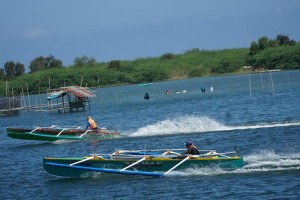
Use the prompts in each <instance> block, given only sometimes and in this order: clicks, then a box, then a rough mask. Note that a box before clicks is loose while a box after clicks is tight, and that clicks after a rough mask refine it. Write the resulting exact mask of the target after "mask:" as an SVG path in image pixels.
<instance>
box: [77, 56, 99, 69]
mask: <svg viewBox="0 0 300 200" xmlns="http://www.w3.org/2000/svg"><path fill="white" fill-rule="evenodd" d="M95 63H96V59H95V58H94V57H91V58H89V57H87V56H81V57H76V58H74V66H75V67H82V66H92V65H94V64H95Z"/></svg>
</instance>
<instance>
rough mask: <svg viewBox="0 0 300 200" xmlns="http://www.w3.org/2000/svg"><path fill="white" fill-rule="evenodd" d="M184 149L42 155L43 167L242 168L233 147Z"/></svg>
mask: <svg viewBox="0 0 300 200" xmlns="http://www.w3.org/2000/svg"><path fill="white" fill-rule="evenodd" d="M178 151H184V149H159V150H116V151H115V152H114V153H112V154H92V155H90V156H87V157H81V158H51V157H44V158H43V166H44V169H45V170H46V171H47V172H48V173H50V174H53V175H56V176H66V177H89V176H93V175H95V173H100V174H106V173H108V174H125V175H143V176H156V177H162V176H166V175H168V174H169V173H170V172H171V171H173V170H175V169H178V170H182V169H187V168H202V167H211V168H214V167H217V168H225V169H237V168H242V167H243V165H244V163H243V158H242V157H240V156H237V155H236V151H232V152H225V153H217V152H216V151H215V150H201V151H200V155H181V154H180V153H178ZM230 154H234V155H233V156H229V155H230Z"/></svg>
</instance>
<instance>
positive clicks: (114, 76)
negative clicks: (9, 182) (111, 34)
mask: <svg viewBox="0 0 300 200" xmlns="http://www.w3.org/2000/svg"><path fill="white" fill-rule="evenodd" d="M253 49H256V50H255V51H254V50H253ZM244 66H251V67H250V68H249V67H248V68H247V69H245V68H244ZM23 68H24V66H23ZM23 68H22V64H20V63H16V64H15V63H13V62H12V61H10V62H7V63H6V64H5V65H4V69H5V70H4V69H2V68H0V94H1V95H5V94H6V92H7V90H9V91H10V92H12V91H13V92H14V94H15V95H18V94H20V93H22V92H24V93H25V91H27V89H28V91H29V92H30V93H46V92H47V89H49V88H51V89H53V88H59V87H62V86H70V85H81V86H87V87H96V86H109V85H119V84H135V83H148V82H156V81H163V80H167V79H180V78H190V77H200V76H209V75H218V74H229V73H241V72H243V71H244V70H263V69H300V43H296V42H295V41H293V40H290V39H289V38H287V37H284V36H277V38H276V40H270V39H268V38H267V37H262V38H259V40H258V42H252V43H251V45H250V47H249V48H239V49H224V50H215V51H207V50H200V49H197V48H195V49H190V50H188V51H186V52H185V53H183V54H172V53H165V54H163V55H161V56H160V57H154V58H139V59H136V60H132V61H127V60H123V61H122V60H112V61H110V62H108V63H97V62H96V60H95V59H94V58H88V57H86V56H82V57H77V58H75V59H74V65H73V66H69V67H63V66H62V63H61V61H59V60H57V59H55V58H54V57H53V56H49V57H46V58H44V57H38V58H36V59H34V60H33V61H32V62H31V63H30V69H31V72H30V73H28V74H23V73H24V71H23V70H24V69H23ZM22 71H23V73H22ZM5 81H7V82H5ZM7 88H10V89H7Z"/></svg>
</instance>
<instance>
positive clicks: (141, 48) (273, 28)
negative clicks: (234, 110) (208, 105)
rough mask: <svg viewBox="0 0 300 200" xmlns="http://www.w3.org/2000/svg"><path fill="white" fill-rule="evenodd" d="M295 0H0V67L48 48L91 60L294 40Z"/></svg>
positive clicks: (66, 57)
mask: <svg viewBox="0 0 300 200" xmlns="http://www.w3.org/2000/svg"><path fill="white" fill-rule="evenodd" d="M299 19H300V1H299V0H1V1H0V30H1V31H0V68H2V67H3V66H4V64H5V63H6V62H8V61H13V62H20V63H22V64H24V65H25V68H26V69H27V70H28V66H29V63H30V62H31V61H32V60H33V59H35V58H37V57H39V56H43V57H48V56H49V55H53V56H54V57H55V58H56V59H59V60H61V61H62V62H63V65H64V66H69V65H72V64H73V63H74V58H76V57H81V56H88V57H93V58H95V59H96V61H97V62H109V61H111V60H135V59H138V58H148V57H159V56H161V55H162V54H165V53H173V54H181V53H184V52H186V51H187V50H190V49H193V48H198V49H203V50H219V49H231V48H241V47H249V46H250V44H251V42H252V41H257V40H258V38H260V37H262V36H267V37H268V38H270V39H275V38H276V36H277V35H279V34H283V35H288V36H289V38H290V39H293V40H295V41H297V42H299V41H300V21H299Z"/></svg>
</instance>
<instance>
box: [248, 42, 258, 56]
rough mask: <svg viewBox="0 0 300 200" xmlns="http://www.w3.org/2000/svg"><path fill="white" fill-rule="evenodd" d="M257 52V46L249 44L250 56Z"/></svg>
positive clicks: (254, 43) (253, 43) (252, 43)
mask: <svg viewBox="0 0 300 200" xmlns="http://www.w3.org/2000/svg"><path fill="white" fill-rule="evenodd" d="M258 52H259V46H258V44H257V43H256V42H251V45H250V53H249V54H250V55H255V54H257V53H258Z"/></svg>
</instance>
